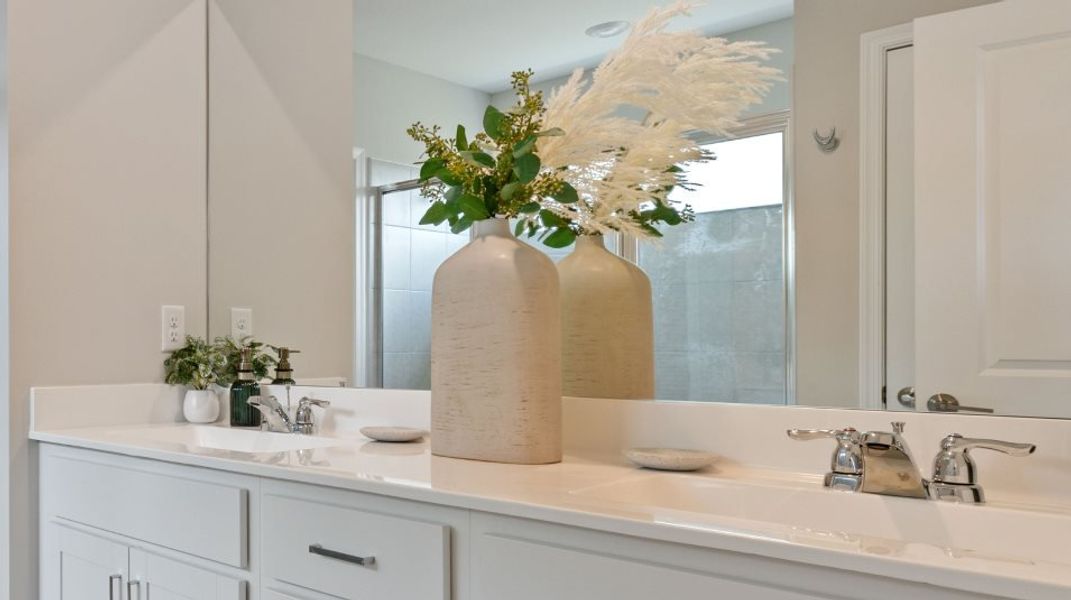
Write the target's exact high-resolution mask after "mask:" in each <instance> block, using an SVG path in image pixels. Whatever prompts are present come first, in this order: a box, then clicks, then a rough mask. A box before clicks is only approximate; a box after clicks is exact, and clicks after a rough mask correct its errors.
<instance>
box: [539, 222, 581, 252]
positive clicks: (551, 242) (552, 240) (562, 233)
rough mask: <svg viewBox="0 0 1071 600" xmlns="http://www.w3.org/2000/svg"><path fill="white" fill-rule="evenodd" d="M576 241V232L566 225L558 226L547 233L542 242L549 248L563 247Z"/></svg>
mask: <svg viewBox="0 0 1071 600" xmlns="http://www.w3.org/2000/svg"><path fill="white" fill-rule="evenodd" d="M575 241H576V234H575V233H573V230H572V229H569V228H568V227H559V228H558V229H555V230H554V233H552V234H550V235H548V236H547V237H546V239H544V240H543V243H544V244H545V245H547V246H550V247H551V248H565V247H566V246H568V245H569V244H572V243H573V242H575Z"/></svg>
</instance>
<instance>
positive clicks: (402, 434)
mask: <svg viewBox="0 0 1071 600" xmlns="http://www.w3.org/2000/svg"><path fill="white" fill-rule="evenodd" d="M427 434H428V432H427V431H424V430H423V429H413V428H412V427H362V428H361V435H363V436H365V437H368V438H371V439H373V440H375V441H377V442H415V441H417V440H419V439H420V438H422V437H424V436H425V435H427Z"/></svg>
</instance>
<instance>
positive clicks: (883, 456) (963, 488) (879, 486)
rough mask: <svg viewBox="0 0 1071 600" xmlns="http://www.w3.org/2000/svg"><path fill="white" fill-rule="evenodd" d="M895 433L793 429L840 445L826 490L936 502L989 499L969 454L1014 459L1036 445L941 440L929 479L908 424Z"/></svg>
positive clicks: (796, 434) (792, 433) (799, 436)
mask: <svg viewBox="0 0 1071 600" xmlns="http://www.w3.org/2000/svg"><path fill="white" fill-rule="evenodd" d="M892 429H893V430H892V431H891V432H888V431H867V432H859V431H857V430H855V429H853V428H851V427H847V428H844V429H789V430H788V437H790V438H792V439H794V440H802V441H806V440H815V439H826V438H830V439H833V440H834V441H835V442H836V444H837V446H836V448H835V449H834V451H833V458H832V464H831V466H830V471H829V473H827V474H826V477H825V485H826V486H827V487H830V488H833V489H839V490H846V491H852V492H865V493H870V494H882V495H886V496H903V497H908V498H932V499H934V500H951V501H958V502H973V503H981V502H984V501H985V494H984V492H983V491H982V487H981V485H980V484H979V483H978V472H977V467H976V466H975V464H974V461H973V459H971V456H970V453H969V451H970V450H971V449H973V448H984V449H987V450H996V451H998V452H1003V453H1005V454H1009V455H1011V456H1026V455H1029V454H1031V453H1033V452H1034V450H1035V449H1036V447H1035V446H1034V445H1033V444H1017V443H1013V442H1003V441H1000V440H987V439H973V438H965V437H963V436H961V435H959V434H956V433H954V434H951V435H949V436H947V437H945V438H944V439H943V440H942V441H941V450H940V451H939V452H938V453H937V457H936V458H935V459H934V469H933V479H932V480H929V481H928V480H926V479H924V478H923V477H922V474H921V472H920V470H919V468H918V466H917V463H916V462H915V459H914V457H912V455H911V451H910V450H909V449H908V446H907V441H906V440H905V439H904V436H903V432H904V423H903V422H894V423H893V424H892Z"/></svg>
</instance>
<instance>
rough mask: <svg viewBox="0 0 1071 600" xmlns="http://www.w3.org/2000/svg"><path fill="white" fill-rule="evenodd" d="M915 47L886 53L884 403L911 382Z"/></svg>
mask: <svg viewBox="0 0 1071 600" xmlns="http://www.w3.org/2000/svg"><path fill="white" fill-rule="evenodd" d="M914 52H915V50H914V48H912V47H911V46H904V47H902V48H896V49H893V50H889V51H888V52H886V53H885V245H886V249H885V406H886V408H887V409H889V410H913V409H912V408H910V406H909V405H905V404H903V403H902V402H900V401H899V400H898V396H899V395H900V391H901V390H905V389H906V388H910V387H912V386H914V385H915V173H914V170H915V140H914V138H913V133H914V128H913V127H914V122H915V111H914Z"/></svg>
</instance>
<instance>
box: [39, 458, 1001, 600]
mask: <svg viewBox="0 0 1071 600" xmlns="http://www.w3.org/2000/svg"><path fill="white" fill-rule="evenodd" d="M40 473H41V477H40V482H41V486H40V502H41V504H40V507H41V511H40V524H41V548H40V551H41V556H40V558H41V571H40V578H41V581H40V588H41V598H45V599H48V600H338V599H345V600H549V599H553V600H650V599H651V598H674V599H681V600H689V599H695V600H711V599H719V598H725V599H737V598H740V599H744V598H746V599H747V600H819V599H822V600H829V599H838V600H846V599H848V598H857V597H860V593H861V591H863V590H865V594H863V595H866V596H867V597H871V598H894V597H897V598H899V597H904V598H907V597H915V598H926V599H927V600H968V599H970V600H982V599H983V598H987V596H983V595H979V594H977V593H967V592H960V591H955V590H952V589H948V588H945V587H939V586H938V585H927V584H923V583H918V582H913V581H903V580H898V579H891V578H889V577H879V576H876V575H870V574H866V573H860V572H858V571H852V570H847V569H843V568H839V565H838V561H839V560H840V557H839V555H836V554H831V555H828V556H826V557H825V559H824V562H823V563H821V564H805V563H802V562H796V561H790V560H779V559H776V558H770V557H764V556H758V555H754V554H747V553H744V552H734V551H729V550H717V549H712V548H706V547H700V546H693V545H688V544H683V543H679V542H670V541H662V540H658V539H651V538H647V537H639V536H638V535H635V536H634V535H624V534H622V533H611V532H607V531H599V530H596V529H591V528H587V527H579V526H575V525H570V524H561V523H553V522H548V521H545V520H531V519H526V518H518V517H515V516H506V515H501V514H492V513H490V512H482V511H477V510H471V509H467V508H461V507H453V506H444V505H443V504H430V503H424V502H417V501H412V500H406V499H399V498H393V497H389V496H385V495H380V494H370V493H363V492H356V491H347V490H341V489H337V488H332V487H325V486H319V485H310V484H306V483H298V482H294V481H287V480H284V478H285V477H287V475H288V473H289V470H282V471H279V477H280V478H269V477H254V476H248V475H243V474H237V473H231V472H226V471H222V470H215V469H209V468H200V467H192V466H184V465H179V464H174V463H170V462H165V461H159V460H151V459H148V458H135V457H130V456H123V455H118V454H111V453H107V452H100V451H94V450H88V449H80V448H74V447H67V446H60V445H53V444H43V445H41V451H40ZM443 498H444V503H449V501H450V496H443ZM551 516H552V515H551ZM574 516H575V515H574ZM563 518H565V517H563ZM585 518H586V517H585ZM633 525H642V524H633ZM623 531H633V529H632V528H631V527H629V528H626V529H624V530H623ZM929 580H930V581H934V582H935V583H942V581H940V580H939V579H934V578H930V579H929Z"/></svg>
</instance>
